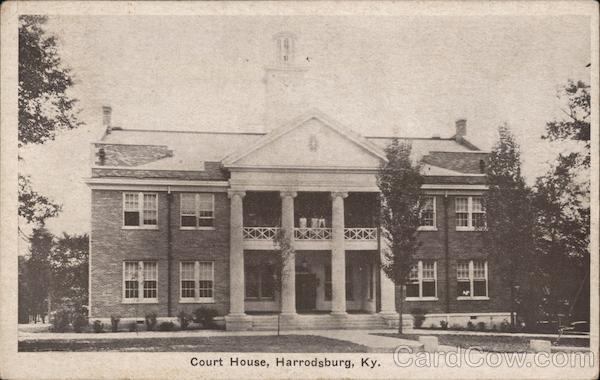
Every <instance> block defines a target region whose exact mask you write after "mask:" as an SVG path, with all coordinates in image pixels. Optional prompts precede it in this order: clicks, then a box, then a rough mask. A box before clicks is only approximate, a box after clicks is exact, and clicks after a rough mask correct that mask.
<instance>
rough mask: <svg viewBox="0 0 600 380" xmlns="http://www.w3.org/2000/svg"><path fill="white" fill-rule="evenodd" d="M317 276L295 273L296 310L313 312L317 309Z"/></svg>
mask: <svg viewBox="0 0 600 380" xmlns="http://www.w3.org/2000/svg"><path fill="white" fill-rule="evenodd" d="M318 281H319V280H318V279H317V275H316V274H314V273H296V310H297V311H298V312H308V311H314V310H315V309H316V308H317V284H318Z"/></svg>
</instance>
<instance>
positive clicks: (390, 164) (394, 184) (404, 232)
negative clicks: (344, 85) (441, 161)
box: [377, 139, 423, 333]
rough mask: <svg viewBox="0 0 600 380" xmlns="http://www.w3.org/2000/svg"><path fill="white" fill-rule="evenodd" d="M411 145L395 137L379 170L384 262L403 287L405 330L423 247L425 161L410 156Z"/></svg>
mask: <svg viewBox="0 0 600 380" xmlns="http://www.w3.org/2000/svg"><path fill="white" fill-rule="evenodd" d="M410 153H411V146H410V145H409V144H406V143H400V142H399V141H398V139H394V140H393V141H392V143H391V144H390V145H389V146H388V147H387V148H386V149H385V154H386V158H387V162H385V163H383V164H382V165H381V167H380V169H379V172H378V173H377V185H378V186H379V190H380V191H381V196H382V202H381V225H382V235H383V238H384V239H386V240H387V241H388V242H389V246H390V250H389V251H387V252H385V255H384V260H382V263H381V266H382V268H383V271H384V273H385V274H386V275H387V276H388V277H389V278H390V280H392V282H393V283H394V284H395V285H396V286H400V287H401V289H402V296H401V297H400V304H399V326H398V332H399V333H402V312H403V304H404V289H405V286H406V285H405V284H406V281H407V279H408V274H409V272H410V267H411V265H412V264H413V257H414V255H415V253H416V251H417V249H418V247H419V242H418V240H417V229H418V227H419V224H420V223H419V219H420V212H421V207H420V198H421V185H422V184H423V177H422V175H421V173H420V169H421V164H420V163H413V162H412V161H411V158H410Z"/></svg>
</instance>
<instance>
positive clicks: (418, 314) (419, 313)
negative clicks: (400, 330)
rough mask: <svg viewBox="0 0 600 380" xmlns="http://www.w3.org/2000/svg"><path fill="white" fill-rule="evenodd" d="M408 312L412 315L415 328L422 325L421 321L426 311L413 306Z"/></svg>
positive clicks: (423, 319)
mask: <svg viewBox="0 0 600 380" xmlns="http://www.w3.org/2000/svg"><path fill="white" fill-rule="evenodd" d="M410 313H411V314H412V316H413V323H414V326H415V328H417V329H418V328H420V327H421V326H422V325H423V322H424V321H425V314H426V313H427V312H426V311H425V310H423V309H419V308H415V309H412V310H411V312H410Z"/></svg>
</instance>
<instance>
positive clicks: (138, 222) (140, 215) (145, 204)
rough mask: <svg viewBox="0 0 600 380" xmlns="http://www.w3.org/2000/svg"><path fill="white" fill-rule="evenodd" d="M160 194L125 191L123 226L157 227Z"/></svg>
mask: <svg viewBox="0 0 600 380" xmlns="http://www.w3.org/2000/svg"><path fill="white" fill-rule="evenodd" d="M157 226H158V194H156V193H123V227H125V228H157Z"/></svg>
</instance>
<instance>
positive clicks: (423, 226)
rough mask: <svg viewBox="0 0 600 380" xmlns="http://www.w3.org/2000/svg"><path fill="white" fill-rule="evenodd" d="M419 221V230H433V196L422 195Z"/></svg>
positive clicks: (434, 224) (434, 221)
mask: <svg viewBox="0 0 600 380" xmlns="http://www.w3.org/2000/svg"><path fill="white" fill-rule="evenodd" d="M421 202H422V203H421V205H422V206H421V223H420V227H419V230H420V231H427V230H429V231H435V229H436V220H435V197H423V198H422V199H421Z"/></svg>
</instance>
